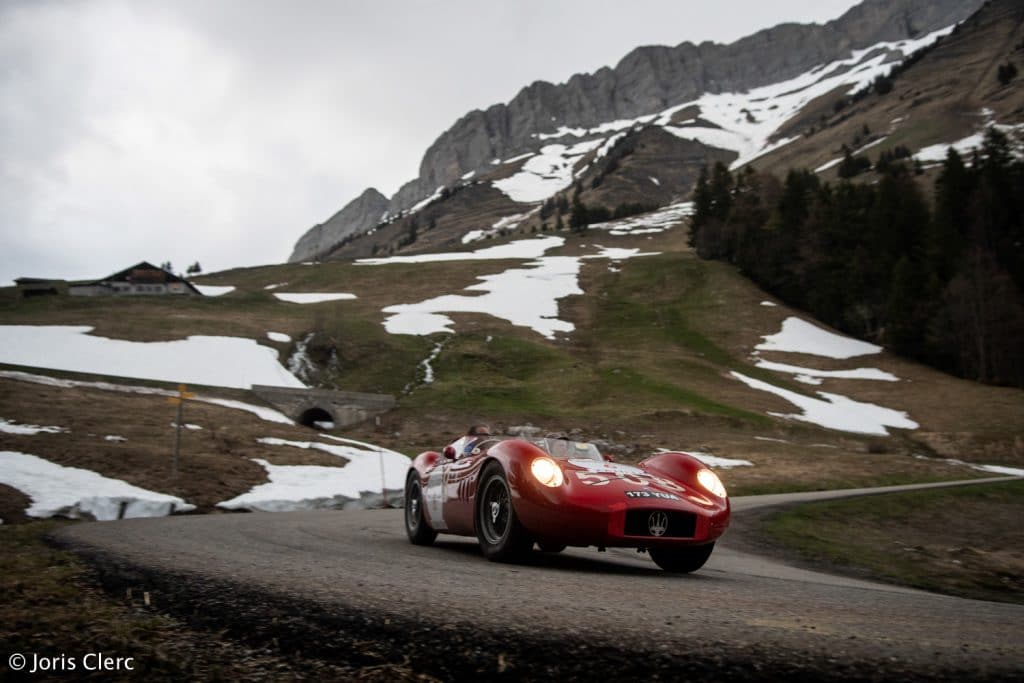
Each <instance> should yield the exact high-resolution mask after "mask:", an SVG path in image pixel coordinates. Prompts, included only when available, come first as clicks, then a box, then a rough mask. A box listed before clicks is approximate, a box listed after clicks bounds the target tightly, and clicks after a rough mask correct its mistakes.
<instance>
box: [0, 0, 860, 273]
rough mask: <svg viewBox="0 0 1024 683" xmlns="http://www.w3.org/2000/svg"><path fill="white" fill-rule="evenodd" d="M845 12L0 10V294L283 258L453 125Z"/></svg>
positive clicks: (135, 4)
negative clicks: (644, 59)
mask: <svg viewBox="0 0 1024 683" xmlns="http://www.w3.org/2000/svg"><path fill="white" fill-rule="evenodd" d="M854 4H856V3H855V2H854V0H819V1H818V2H814V3H808V2H806V0H773V2H764V1H763V0H715V1H713V2H699V3H698V2H693V1H692V0H664V1H662V0H637V1H636V2H630V3H626V2H621V1H604V0H583V1H576V0H517V1H515V2H513V1H508V2H500V3H499V2H489V1H485V2H481V1H479V0H377V1H375V2H355V1H354V0H350V1H345V0H322V1H320V0H316V1H314V0H305V1H298V2H286V1H285V0H281V1H280V2H270V1H268V0H262V1H254V0H195V1H186V0H181V1H179V0H164V1H161V2H144V1H143V2H139V1H136V0H96V1H90V0H68V1H61V0H0V286H3V285H6V284H10V281H11V280H13V278H15V277H20V276H37V277H61V278H68V279H84V278H94V277H101V276H104V275H107V274H110V273H112V272H114V271H116V270H120V269H121V268H123V267H126V266H129V265H132V264H134V263H136V262H138V261H140V260H149V261H153V262H155V263H160V262H162V261H165V260H170V261H172V262H173V263H174V266H175V267H176V269H178V270H184V268H185V267H186V266H187V265H189V264H190V263H192V262H193V261H197V260H198V261H199V262H200V263H201V264H202V265H203V267H204V268H205V269H206V270H207V271H210V270H222V269H225V268H229V267H233V266H239V265H255V264H261V263H276V262H281V261H284V260H285V259H286V258H287V257H288V254H289V253H290V251H291V247H292V245H293V244H294V243H295V241H296V240H297V239H298V238H299V236H300V235H301V234H302V233H303V232H305V231H306V230H307V229H308V228H309V227H311V226H312V225H314V224H316V223H319V222H322V221H324V220H326V219H327V218H328V217H329V216H330V215H331V214H333V213H334V212H335V211H337V210H338V209H340V208H341V207H342V206H343V205H344V204H345V203H346V202H348V201H349V200H350V199H352V198H353V197H355V196H356V195H357V194H359V193H360V192H361V191H362V190H363V189H365V188H366V187H370V186H373V187H376V188H377V189H379V190H380V191H381V192H383V193H384V194H386V195H388V196H390V195H391V194H392V193H394V192H395V190H397V189H398V187H399V186H400V185H401V184H402V183H404V182H405V181H407V180H410V179H411V178H413V177H415V175H416V174H417V170H418V167H419V162H420V159H421V157H422V155H423V152H424V151H425V150H426V148H427V146H428V145H429V144H430V143H431V142H433V141H434V139H435V138H436V137H437V136H438V135H439V134H440V133H441V132H442V131H443V130H444V129H446V128H448V127H449V126H450V125H451V124H452V123H454V122H455V120H456V119H457V118H459V117H460V116H462V115H463V114H465V113H466V112H468V111H469V110H470V109H474V108H483V107H486V106H488V105H490V104H493V103H495V102H506V101H508V100H510V99H511V98H512V97H513V96H515V94H516V93H517V92H518V91H519V89H520V88H522V87H523V86H525V85H527V84H529V83H531V82H533V81H535V80H547V81H552V82H563V81H565V80H566V79H568V78H569V76H571V75H572V74H573V73H577V72H583V71H586V72H589V71H594V70H596V69H598V68H600V67H601V66H605V65H608V66H613V65H614V64H615V63H617V62H618V61H619V59H621V58H622V57H623V56H624V55H625V54H626V53H627V52H629V51H630V50H631V49H632V48H634V47H637V46H639V45H651V44H661V45H676V44H678V43H680V42H683V41H685V40H692V41H694V42H699V41H702V40H714V41H717V42H725V43H728V42H732V41H734V40H736V39H738V38H741V37H743V36H745V35H748V34H750V33H753V32H754V31H756V30H758V29H761V28H765V27H768V26H772V25H775V24H777V23H781V22H783V21H799V22H823V21H827V20H829V19H832V18H835V17H838V16H839V15H841V14H842V13H843V12H844V11H845V10H846V9H848V8H849V7H851V6H853V5H854Z"/></svg>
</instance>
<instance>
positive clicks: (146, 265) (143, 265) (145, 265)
mask: <svg viewBox="0 0 1024 683" xmlns="http://www.w3.org/2000/svg"><path fill="white" fill-rule="evenodd" d="M139 271H150V272H153V273H160V274H161V275H162V277H161V278H160V279H159V282H161V283H169V282H181V283H183V284H184V285H185V286H186V287H188V288H189V289H190V290H192V292H193V293H195V294H198V295H199V296H203V293H202V292H200V291H199V290H198V289H196V287H195V285H193V284H192V283H191V282H189V281H188V280H186V279H185V278H183V277H179V276H177V275H175V274H174V273H172V272H170V271H169V270H164V269H163V268H161V267H159V266H154V265H153V264H152V263H150V262H149V261H139V262H138V263H136V264H135V265H134V266H132V267H130V268H125V269H124V270H121V271H118V272H116V273H114V274H112V275H108V276H107V277H105V278H100V279H99V280H96V281H94V282H85V283H82V284H86V285H102V284H107V283H110V282H156V281H157V280H151V279H149V278H139V279H136V277H137V276H138V275H139Z"/></svg>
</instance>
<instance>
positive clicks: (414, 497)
mask: <svg viewBox="0 0 1024 683" xmlns="http://www.w3.org/2000/svg"><path fill="white" fill-rule="evenodd" d="M405 533H406V534H408V535H409V540H410V541H412V543H413V544H415V545H430V544H431V543H433V542H434V539H435V538H437V532H436V531H434V530H433V529H431V528H430V525H429V524H427V520H426V518H425V517H424V516H423V489H422V488H420V480H419V475H418V474H416V473H415V472H410V473H409V477H408V478H407V479H406V480H405Z"/></svg>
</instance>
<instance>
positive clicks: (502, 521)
mask: <svg viewBox="0 0 1024 683" xmlns="http://www.w3.org/2000/svg"><path fill="white" fill-rule="evenodd" d="M476 537H477V540H479V541H480V550H481V551H483V554H484V557H486V558H487V559H488V560H491V561H493V562H514V561H515V560H518V559H521V558H522V557H523V556H524V555H526V553H528V552H529V551H530V550H531V549H532V548H533V539H531V538H530V536H529V534H527V533H526V529H524V528H523V526H522V524H520V523H519V518H518V517H516V510H515V507H513V506H512V491H511V489H510V488H509V486H508V480H507V479H506V478H505V472H504V470H503V469H502V468H501V465H499V464H498V463H496V462H492V463H491V464H489V465H487V467H485V468H484V471H483V474H482V475H481V477H480V487H479V488H478V489H477V497H476Z"/></svg>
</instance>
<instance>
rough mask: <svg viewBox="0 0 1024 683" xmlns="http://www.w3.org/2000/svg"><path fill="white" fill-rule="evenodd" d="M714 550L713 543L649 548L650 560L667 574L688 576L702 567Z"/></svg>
mask: <svg viewBox="0 0 1024 683" xmlns="http://www.w3.org/2000/svg"><path fill="white" fill-rule="evenodd" d="M714 549H715V544H714V543H708V544H707V545H689V546H675V547H672V546H669V547H663V548H650V549H649V550H648V552H650V553H651V559H652V560H654V563H655V564H656V565H658V566H659V567H661V568H662V569H664V570H665V571H667V572H676V573H679V574H689V573H690V572H695V571H697V570H698V569H700V568H701V567H703V566H704V563H705V562H707V561H708V558H709V557H711V551H712V550H714Z"/></svg>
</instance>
